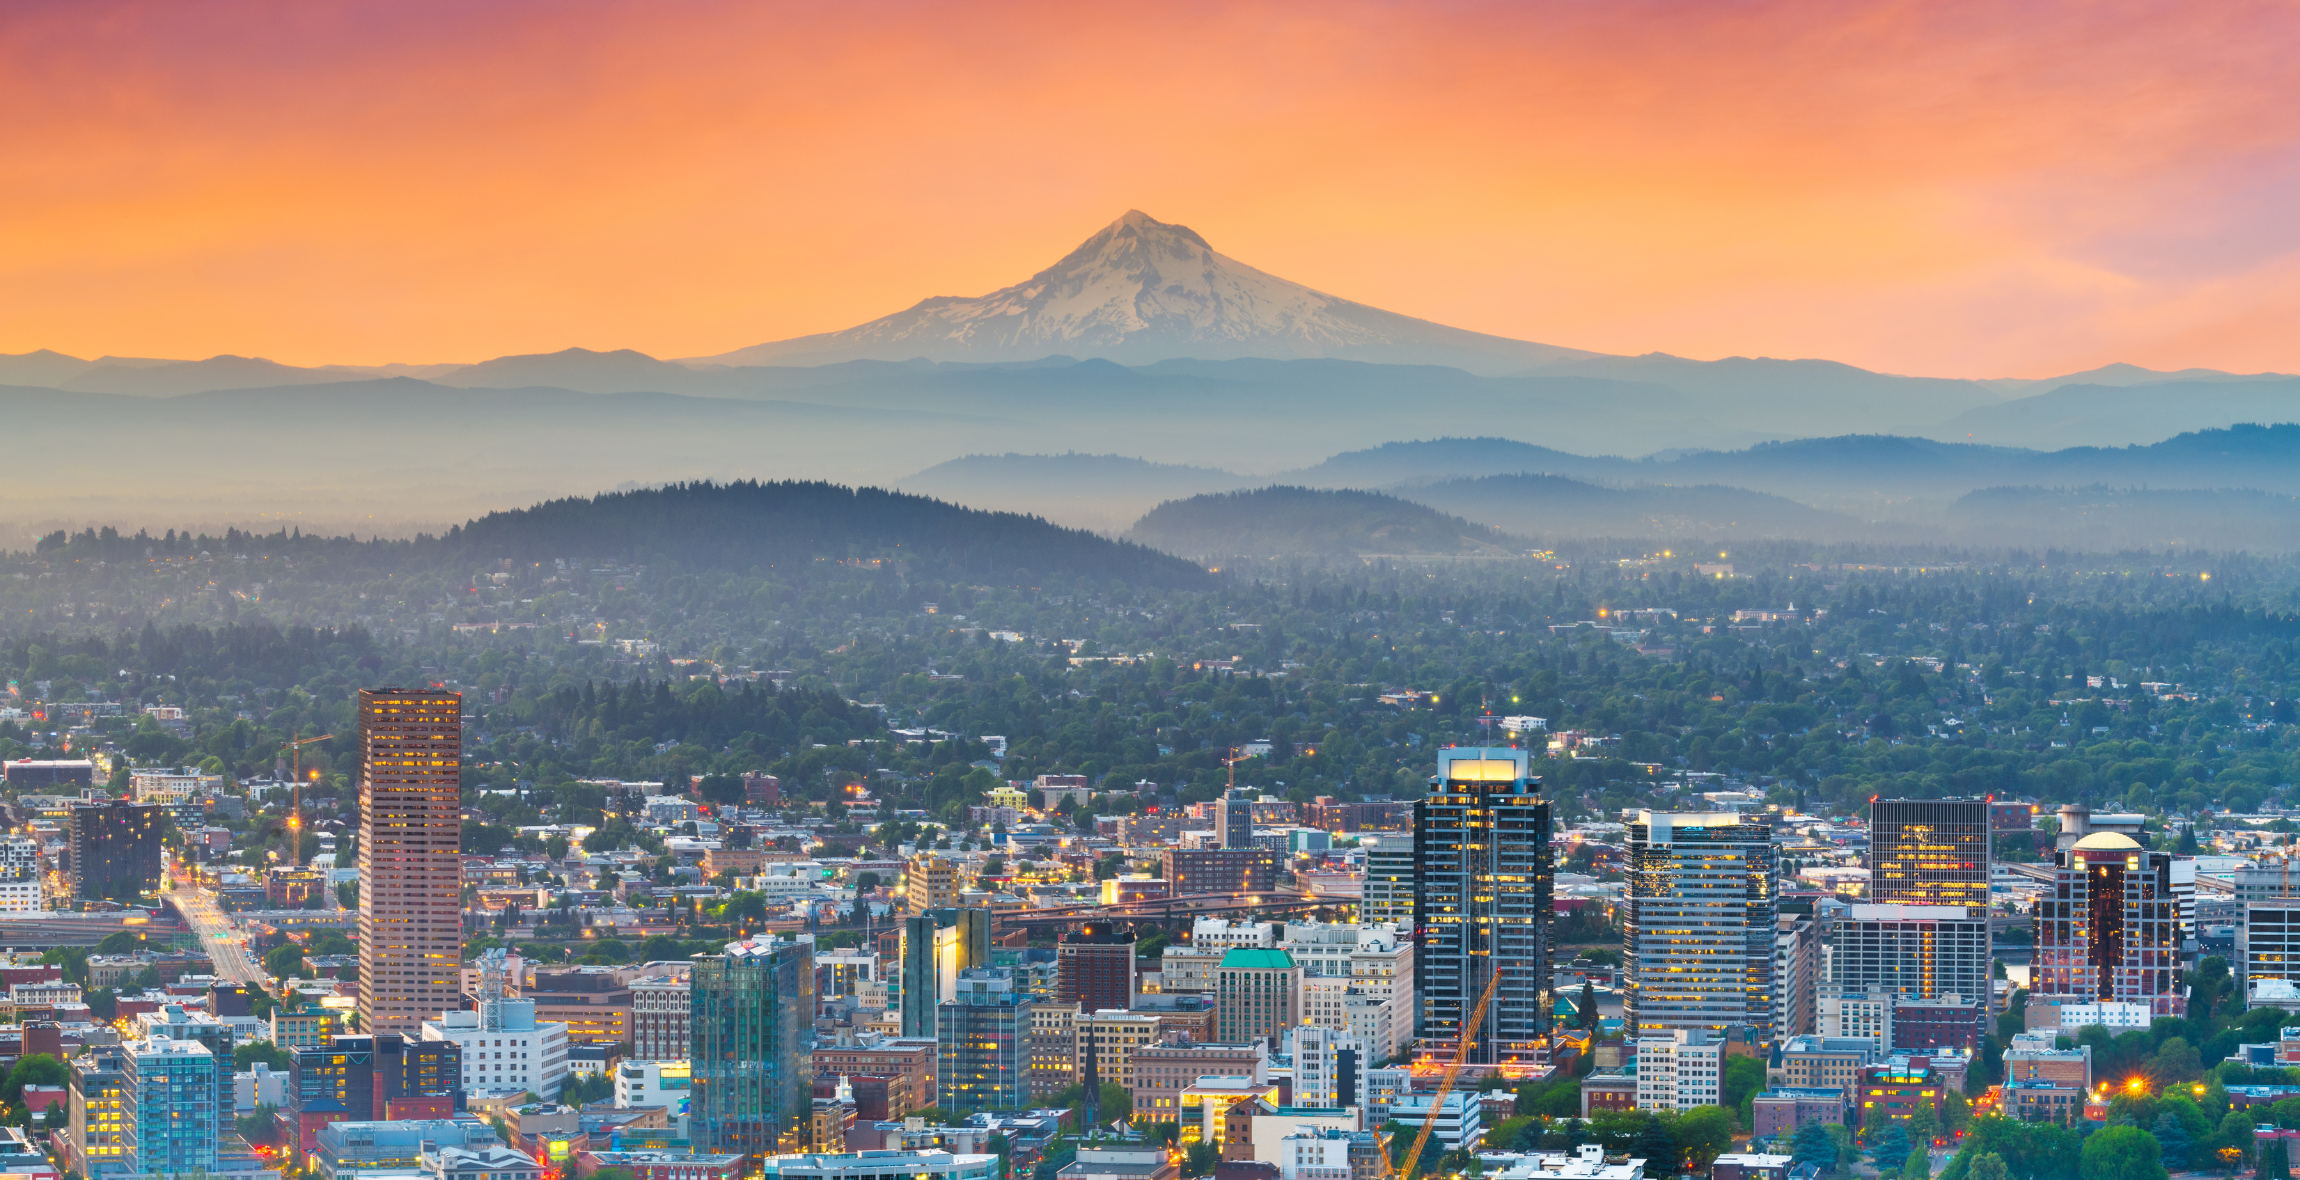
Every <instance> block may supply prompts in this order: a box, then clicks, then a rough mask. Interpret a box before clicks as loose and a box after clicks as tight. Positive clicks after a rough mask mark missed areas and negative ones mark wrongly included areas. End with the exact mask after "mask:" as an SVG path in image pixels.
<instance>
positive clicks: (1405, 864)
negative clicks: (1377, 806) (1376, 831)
mask: <svg viewBox="0 0 2300 1180" xmlns="http://www.w3.org/2000/svg"><path fill="white" fill-rule="evenodd" d="M1358 847H1359V848H1362V849H1364V850H1365V853H1366V884H1365V893H1364V896H1363V897H1362V898H1361V899H1360V901H1359V903H1358V917H1360V918H1361V919H1363V920H1365V921H1366V922H1368V923H1395V924H1397V925H1400V926H1403V927H1405V928H1407V929H1412V927H1413V924H1414V838H1413V837H1412V836H1409V835H1397V836H1367V837H1364V838H1363V839H1361V840H1359V841H1358Z"/></svg>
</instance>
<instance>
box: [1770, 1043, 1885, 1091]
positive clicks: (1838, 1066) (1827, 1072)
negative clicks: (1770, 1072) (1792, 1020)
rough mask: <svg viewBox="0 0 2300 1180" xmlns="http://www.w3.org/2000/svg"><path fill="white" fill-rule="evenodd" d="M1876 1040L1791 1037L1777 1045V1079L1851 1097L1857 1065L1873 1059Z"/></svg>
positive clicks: (1858, 1070)
mask: <svg viewBox="0 0 2300 1180" xmlns="http://www.w3.org/2000/svg"><path fill="white" fill-rule="evenodd" d="M1878 1056H1879V1053H1878V1047H1877V1044H1876V1042H1874V1041H1871V1040H1868V1039H1867V1038H1846V1037H1823V1036H1818V1035H1811V1036H1801V1037H1791V1038H1789V1039H1788V1040H1787V1041H1785V1042H1783V1043H1782V1045H1781V1081H1782V1084H1784V1085H1789V1086H1796V1087H1801V1088H1807V1089H1815V1088H1821V1087H1827V1088H1829V1089H1833V1090H1836V1091H1838V1092H1839V1093H1842V1094H1843V1095H1844V1096H1845V1097H1847V1098H1850V1097H1852V1096H1853V1091H1854V1090H1855V1089H1856V1088H1857V1087H1859V1085H1860V1084H1861V1068H1862V1067H1863V1066H1866V1065H1868V1064H1870V1063H1872V1062H1874V1061H1876V1060H1877V1058H1878Z"/></svg>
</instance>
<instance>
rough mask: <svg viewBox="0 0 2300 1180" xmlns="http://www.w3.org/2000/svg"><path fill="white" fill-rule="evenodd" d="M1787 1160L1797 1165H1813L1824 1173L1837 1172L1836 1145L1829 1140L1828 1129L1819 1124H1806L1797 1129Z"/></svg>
mask: <svg viewBox="0 0 2300 1180" xmlns="http://www.w3.org/2000/svg"><path fill="white" fill-rule="evenodd" d="M1789 1159H1790V1160H1791V1161H1792V1162H1794V1163H1798V1164H1813V1165H1815V1166H1817V1167H1819V1168H1820V1169H1821V1171H1823V1172H1825V1173H1826V1172H1833V1171H1836V1170H1837V1145H1836V1143H1835V1142H1834V1141H1832V1140H1831V1139H1830V1138H1829V1131H1828V1128H1826V1127H1823V1126H1822V1125H1821V1124H1819V1123H1806V1124H1805V1125H1804V1126H1802V1127H1799V1128H1797V1137H1796V1138H1795V1139H1794V1140H1792V1141H1791V1146H1790V1148H1789Z"/></svg>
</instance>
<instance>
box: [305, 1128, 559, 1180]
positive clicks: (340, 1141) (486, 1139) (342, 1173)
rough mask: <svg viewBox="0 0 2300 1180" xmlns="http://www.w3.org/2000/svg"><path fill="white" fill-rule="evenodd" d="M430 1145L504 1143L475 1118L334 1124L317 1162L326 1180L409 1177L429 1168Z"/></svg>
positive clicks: (325, 1131) (321, 1139) (324, 1131)
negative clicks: (426, 1162) (427, 1149)
mask: <svg viewBox="0 0 2300 1180" xmlns="http://www.w3.org/2000/svg"><path fill="white" fill-rule="evenodd" d="M425 1144H430V1145H432V1146H433V1147H462V1148H474V1149H478V1148H486V1147H501V1146H503V1140H502V1139H501V1138H500V1137H498V1136H497V1135H496V1134H495V1129H494V1128H493V1127H490V1126H488V1125H487V1124H486V1123H483V1122H481V1121H479V1119H478V1118H477V1117H476V1116H470V1115H466V1116H463V1117H460V1118H453V1119H402V1120H399V1121H395V1122H374V1121H369V1120H359V1121H351V1122H340V1123H329V1124H327V1125H326V1126H324V1127H321V1128H320V1129H319V1134H318V1136H317V1143H316V1146H315V1147H314V1149H313V1151H312V1153H311V1162H312V1164H313V1166H314V1168H315V1169H316V1170H317V1171H318V1173H319V1176H320V1178H321V1180H357V1178H359V1177H362V1176H369V1175H386V1174H388V1175H395V1176H404V1175H406V1174H408V1173H410V1172H414V1171H418V1170H420V1169H421V1168H422V1167H423V1153H424V1145H425ZM531 1162H532V1161H531ZM531 1180H533V1178H531Z"/></svg>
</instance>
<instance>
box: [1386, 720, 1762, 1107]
mask: <svg viewBox="0 0 2300 1180" xmlns="http://www.w3.org/2000/svg"><path fill="white" fill-rule="evenodd" d="M1437 761H1438V773H1437V775H1436V776H1435V777H1433V778H1431V779H1430V782H1429V791H1428V793H1427V794H1426V795H1424V796H1423V798H1422V799H1421V800H1420V801H1419V802H1418V803H1416V804H1415V805H1414V861H1415V873H1416V875H1415V878H1414V914H1415V916H1416V920H1417V921H1419V922H1420V924H1421V931H1422V937H1421V940H1420V942H1419V944H1418V945H1417V947H1416V950H1415V957H1414V976H1413V978H1414V986H1415V987H1416V988H1418V989H1419V991H1420V998H1421V1010H1420V1013H1419V1016H1418V1023H1417V1025H1416V1028H1417V1030H1418V1032H1419V1035H1421V1036H1422V1037H1425V1038H1428V1039H1430V1040H1432V1041H1434V1042H1435V1043H1436V1044H1437V1045H1439V1046H1441V1049H1440V1053H1441V1055H1442V1054H1444V1053H1446V1052H1450V1049H1447V1048H1442V1047H1445V1046H1454V1045H1457V1044H1459V1043H1460V1042H1461V1041H1462V1040H1463V1039H1464V1037H1465V1036H1466V1037H1467V1039H1468V1042H1469V1047H1468V1053H1467V1056H1466V1060H1467V1061H1469V1062H1470V1063H1472V1064H1478V1065H1486V1064H1496V1063H1502V1062H1510V1061H1526V1062H1536V1061H1543V1060H1546V1056H1545V1055H1546V1053H1547V1050H1548V1033H1549V1016H1550V1008H1551V1006H1552V1005H1553V1004H1554V1003H1555V996H1554V994H1553V989H1552V986H1551V982H1550V965H1549V959H1550V956H1549V937H1550V928H1551V924H1552V921H1553V914H1552V912H1551V904H1550V897H1551V890H1552V888H1553V885H1554V881H1555V869H1554V867H1553V865H1552V862H1551V857H1550V851H1549V837H1550V813H1549V803H1548V802H1547V801H1546V800H1544V799H1542V798H1541V796H1540V794H1539V789H1540V785H1541V780H1539V779H1537V778H1534V777H1533V776H1532V773H1531V762H1530V760H1529V756H1528V755H1527V754H1526V752H1525V751H1523V750H1517V749H1507V748H1475V747H1464V748H1458V749H1448V750H1439V751H1438V756H1437ZM1767 949H1768V950H1769V949H1770V947H1769V946H1768V948H1767ZM1489 984H1490V985H1492V987H1493V999H1492V1001H1491V1002H1490V1003H1488V1004H1487V1005H1486V1007H1485V1017H1484V1020H1483V1021H1482V1022H1481V1024H1480V1025H1479V1026H1478V1027H1476V1028H1474V1029H1472V1028H1468V1027H1467V1025H1468V1023H1469V1018H1470V1016H1471V1014H1473V1013H1474V1012H1475V1011H1476V1010H1477V1007H1478V1000H1479V999H1480V998H1481V997H1482V996H1484V995H1485V993H1486V989H1487V987H1488V985H1489Z"/></svg>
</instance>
